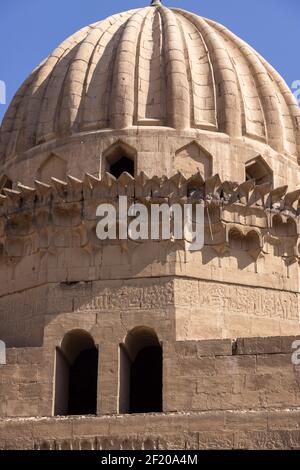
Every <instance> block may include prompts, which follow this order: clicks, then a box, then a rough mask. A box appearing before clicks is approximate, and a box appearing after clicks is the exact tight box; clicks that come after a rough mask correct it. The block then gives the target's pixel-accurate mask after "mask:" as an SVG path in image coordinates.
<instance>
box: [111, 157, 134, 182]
mask: <svg viewBox="0 0 300 470" xmlns="http://www.w3.org/2000/svg"><path fill="white" fill-rule="evenodd" d="M108 171H109V173H111V174H112V175H113V176H114V177H115V178H119V177H120V176H121V175H122V173H125V172H126V173H129V174H130V175H131V176H133V177H134V161H133V160H130V158H127V157H121V158H120V159H119V160H117V161H116V162H115V163H112V164H110V165H109V168H108Z"/></svg>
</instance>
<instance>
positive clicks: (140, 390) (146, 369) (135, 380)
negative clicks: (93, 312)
mask: <svg viewBox="0 0 300 470" xmlns="http://www.w3.org/2000/svg"><path fill="white" fill-rule="evenodd" d="M119 386H120V388H119V398H120V401H119V411H120V413H160V412H162V411H163V353H162V347H161V345H160V344H159V341H158V338H157V336H156V334H155V332H154V331H153V330H151V329H149V328H144V327H143V328H138V329H136V330H134V331H133V332H130V333H129V334H128V335H127V338H126V340H125V343H124V344H122V345H121V346H120V383H119Z"/></svg>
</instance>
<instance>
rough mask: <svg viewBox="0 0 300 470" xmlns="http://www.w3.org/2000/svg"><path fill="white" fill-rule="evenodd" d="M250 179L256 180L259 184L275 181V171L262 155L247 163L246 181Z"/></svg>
mask: <svg viewBox="0 0 300 470" xmlns="http://www.w3.org/2000/svg"><path fill="white" fill-rule="evenodd" d="M249 180H255V184H257V185H260V184H265V183H273V172H272V170H271V168H269V166H268V165H267V163H266V162H265V161H264V160H263V159H262V158H261V157H257V158H254V159H253V160H250V161H249V162H248V163H246V181H249Z"/></svg>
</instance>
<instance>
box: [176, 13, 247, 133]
mask: <svg viewBox="0 0 300 470" xmlns="http://www.w3.org/2000/svg"><path fill="white" fill-rule="evenodd" d="M174 11H176V12H177V13H178V14H179V15H183V16H185V17H186V18H187V19H188V20H189V21H191V22H192V23H193V24H194V25H195V26H196V28H197V29H198V31H199V32H200V33H201V35H202V38H203V40H204V42H205V45H206V47H207V49H208V51H209V55H210V58H211V61H212V66H213V69H214V76H215V87H216V96H217V116H218V128H219V131H221V132H224V133H226V134H228V135H230V136H232V137H240V136H241V135H242V125H241V110H240V102H239V100H238V101H237V97H238V96H239V90H238V86H237V81H236V74H235V71H234V69H233V66H232V62H231V60H230V58H229V56H228V53H227V51H226V49H225V47H224V44H223V43H222V41H221V40H220V38H219V37H218V35H217V34H216V32H215V31H214V30H213V28H211V26H210V25H209V24H208V23H207V22H206V21H205V20H204V19H203V18H201V17H199V16H197V15H194V14H193V13H189V12H186V11H185V10H180V9H174ZM226 86H228V88H229V89H228V90H227V89H226Z"/></svg>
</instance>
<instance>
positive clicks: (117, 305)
mask: <svg viewBox="0 0 300 470" xmlns="http://www.w3.org/2000/svg"><path fill="white" fill-rule="evenodd" d="M168 305H174V286H173V283H172V282H169V283H166V284H163V285H161V286H159V285H152V286H146V287H143V286H122V287H117V288H104V289H103V290H102V291H100V292H99V293H97V294H96V295H95V296H94V297H93V298H92V299H91V298H90V297H89V298H86V299H82V298H76V299H75V310H78V311H95V310H96V311H103V310H104V311H105V310H134V309H153V308H161V307H166V306H168Z"/></svg>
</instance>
